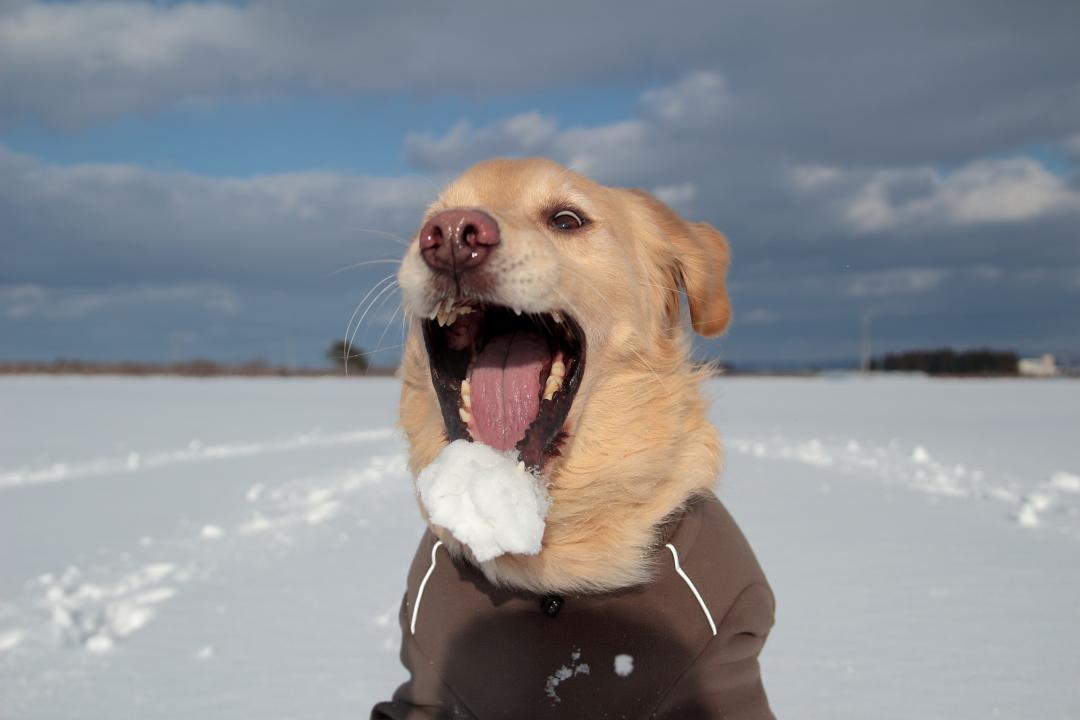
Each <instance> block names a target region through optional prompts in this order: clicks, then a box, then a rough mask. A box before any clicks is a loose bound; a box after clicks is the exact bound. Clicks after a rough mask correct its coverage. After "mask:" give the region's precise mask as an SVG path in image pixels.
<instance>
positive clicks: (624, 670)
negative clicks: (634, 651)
mask: <svg viewBox="0 0 1080 720" xmlns="http://www.w3.org/2000/svg"><path fill="white" fill-rule="evenodd" d="M632 672H634V656H633V655H625V654H620V655H616V656H615V674H616V675H618V676H619V677H626V676H628V675H629V674H630V673H632Z"/></svg>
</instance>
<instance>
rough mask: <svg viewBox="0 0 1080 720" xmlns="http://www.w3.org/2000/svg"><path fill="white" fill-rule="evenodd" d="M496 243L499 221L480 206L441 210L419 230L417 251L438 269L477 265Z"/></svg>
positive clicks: (451, 270)
mask: <svg viewBox="0 0 1080 720" xmlns="http://www.w3.org/2000/svg"><path fill="white" fill-rule="evenodd" d="M498 244H499V224H498V223H497V222H495V219H494V218H492V217H491V216H490V215H488V214H487V213H484V212H481V211H480V210H464V209H455V210H444V211H443V212H441V213H439V214H437V215H435V216H434V217H432V218H431V219H430V220H428V221H427V222H426V223H425V224H424V227H423V228H421V230H420V254H421V255H423V257H424V262H426V263H427V264H428V266H429V267H430V268H431V269H432V270H434V271H436V272H440V273H453V274H455V275H456V274H458V273H460V272H462V271H463V270H468V269H471V268H476V267H479V266H480V265H482V264H483V263H484V261H485V260H487V258H488V255H490V254H491V251H492V250H493V249H494V247H495V246H496V245H498Z"/></svg>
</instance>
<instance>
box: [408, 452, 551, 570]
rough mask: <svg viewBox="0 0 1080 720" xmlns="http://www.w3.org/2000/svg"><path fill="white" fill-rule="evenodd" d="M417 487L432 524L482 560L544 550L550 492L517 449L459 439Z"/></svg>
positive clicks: (432, 466) (421, 475) (427, 469)
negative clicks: (541, 542)
mask: <svg viewBox="0 0 1080 720" xmlns="http://www.w3.org/2000/svg"><path fill="white" fill-rule="evenodd" d="M416 485H417V489H418V491H419V493H420V500H421V502H422V503H423V504H424V508H425V509H426V510H427V512H428V517H429V518H431V522H433V523H434V524H436V525H439V526H441V527H444V528H446V529H447V530H449V531H450V533H451V534H452V535H453V536H454V537H455V538H457V539H458V540H459V541H460V542H462V543H463V544H465V545H467V546H468V547H469V549H471V550H472V552H473V555H475V556H476V559H477V560H478V561H479V562H485V561H487V560H491V559H492V558H495V557H498V556H499V555H503V554H505V553H517V554H520V555H535V554H536V553H538V552H540V541H541V540H542V539H543V537H544V517H545V516H546V515H547V511H548V504H549V500H548V496H547V490H546V489H545V488H544V485H543V483H542V482H541V481H540V480H539V479H538V478H537V477H536V476H535V475H533V474H532V473H529V472H528V471H526V470H525V466H524V465H523V464H521V463H519V462H518V460H517V457H516V452H515V451H513V450H511V451H507V452H500V451H498V450H496V449H494V448H492V447H490V446H488V445H485V444H483V443H478V442H477V443H473V442H468V441H467V440H455V441H454V442H452V443H450V444H449V445H447V446H446V447H445V448H444V449H443V451H442V452H441V453H439V456H438V457H436V458H435V460H434V461H433V462H432V463H431V464H430V465H428V466H427V467H426V468H424V469H423V470H422V471H421V472H420V475H419V477H418V478H417V481H416Z"/></svg>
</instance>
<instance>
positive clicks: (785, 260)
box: [0, 0, 1080, 367]
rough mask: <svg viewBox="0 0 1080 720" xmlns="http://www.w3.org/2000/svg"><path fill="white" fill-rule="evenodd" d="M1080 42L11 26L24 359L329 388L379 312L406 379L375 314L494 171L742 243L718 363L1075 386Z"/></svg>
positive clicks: (13, 300)
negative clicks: (347, 337) (334, 367)
mask: <svg viewBox="0 0 1080 720" xmlns="http://www.w3.org/2000/svg"><path fill="white" fill-rule="evenodd" d="M1078 27H1080V3H1076V2H1075V1H1074V0H1065V1H1063V2H1056V1H1054V0H1042V1H1040V2H1033V3H1017V2H997V1H995V0H975V1H967V0H956V1H954V2H949V3H941V2H920V1H917V0H913V1H910V2H903V3H897V2H865V1H863V0H850V1H847V0H835V1H828V0H827V1H824V2H816V3H805V2H798V1H796V0H790V1H787V2H781V1H776V0H760V1H757V2H729V3H725V2H671V3H665V4H664V5H663V7H662V8H661V7H660V6H659V5H645V4H640V5H637V4H628V3H624V2H606V1H600V2H561V1H559V0H554V1H552V2H545V3H505V2H479V3H466V4H455V5H454V6H453V7H450V6H447V7H443V8H434V7H431V5H430V4H421V3H412V2H392V3H374V2H364V3H357V2H353V1H352V0H308V1H307V2H304V3H297V2H287V1H286V0H252V1H250V2H236V3H225V2H202V1H200V2H143V1H130V2H129V1H122V2H116V1H104V2H29V1H27V0H0V338H2V339H0V361H2V360H49V359H53V358H56V357H67V358H81V359H89V360H144V361H175V360H183V359H188V358H193V357H203V358H211V359H216V360H222V361H243V360H248V359H253V358H262V359H265V360H267V361H269V362H271V363H275V364H277V363H288V364H299V365H310V366H314V365H318V364H320V363H324V362H325V360H324V358H323V355H324V353H325V350H326V348H327V347H328V346H329V345H330V343H331V342H332V341H333V340H334V339H336V338H340V337H342V336H343V335H344V334H345V332H346V329H347V328H348V327H349V326H350V318H353V317H354V310H356V309H357V308H359V310H360V312H359V313H357V314H356V316H355V318H359V317H360V316H361V315H363V318H364V321H363V323H362V324H360V327H359V329H358V330H357V334H356V342H357V344H359V345H360V346H361V347H363V348H365V349H366V350H368V351H370V352H372V353H374V357H375V360H376V362H377V363H380V364H386V365H390V364H394V363H396V361H397V357H398V354H399V352H400V343H401V337H402V336H401V332H402V323H401V312H400V309H399V306H398V300H399V295H398V294H397V292H396V290H395V289H393V288H392V287H391V288H390V289H389V290H388V291H387V292H385V293H382V294H380V291H381V290H382V289H383V288H384V287H387V286H389V282H384V283H383V284H382V285H379V283H380V281H383V279H384V278H386V277H388V276H390V275H392V273H393V272H394V270H395V269H396V265H395V264H394V263H395V260H396V259H398V258H400V257H401V254H402V252H403V249H404V248H403V243H404V242H406V241H407V240H408V239H409V238H410V237H411V236H412V235H413V234H414V233H415V232H416V229H417V225H418V224H419V219H420V216H421V214H422V213H423V211H424V208H425V207H426V205H427V204H428V203H430V202H431V201H432V200H433V199H434V198H435V196H436V195H437V193H438V191H439V189H440V188H441V187H442V186H444V185H445V184H446V183H447V182H448V181H449V180H450V179H452V178H453V177H454V176H455V175H456V174H457V173H458V172H460V171H461V170H463V169H464V168H466V167H468V166H469V165H470V164H472V163H474V162H476V161H479V160H482V159H484V158H487V157H491V156H494V155H512V156H524V155H544V156H547V157H551V158H553V159H555V160H558V161H559V162H562V163H564V164H567V165H569V166H571V167H573V168H574V169H575V170H578V171H579V172H582V173H584V174H586V175H589V176H590V177H593V178H594V179H596V180H599V181H600V182H603V183H606V184H612V185H620V186H630V187H640V188H644V189H647V190H649V191H651V192H653V193H654V194H656V195H657V196H658V197H659V198H661V199H662V200H664V201H665V202H667V203H669V204H670V205H672V207H674V208H675V209H676V210H678V211H679V212H680V213H681V214H683V215H684V216H685V217H687V218H690V219H693V220H704V221H708V222H710V223H712V224H714V225H715V226H716V227H717V228H719V229H721V230H722V231H723V232H724V233H725V234H726V235H727V236H728V239H729V241H730V243H731V246H732V249H733V256H734V257H733V264H732V268H731V274H730V277H729V280H730V289H731V294H732V301H733V304H734V310H735V319H734V322H733V325H732V327H731V329H730V331H729V332H728V333H727V335H725V336H724V337H723V338H721V339H719V340H715V341H708V342H699V343H698V345H697V347H696V349H695V353H696V354H697V355H698V356H699V357H701V358H719V359H722V360H725V361H727V362H729V363H732V364H734V365H736V366H738V365H744V366H749V365H759V366H775V367H785V366H801V365H815V364H817V365H830V364H836V363H844V362H853V361H855V359H856V358H857V357H858V354H859V351H860V331H861V328H862V327H864V326H866V327H868V328H869V337H870V347H871V349H872V351H873V352H875V353H881V352H886V351H893V350H901V349H907V348H916V347H939V346H946V345H948V346H953V347H958V348H966V347H984V346H989V347H995V348H1002V349H1011V350H1016V351H1018V352H1020V353H1021V354H1024V355H1030V354H1039V353H1042V352H1054V353H1057V354H1059V355H1065V356H1073V357H1078V358H1080V43H1077V42H1076V28H1078ZM372 300H374V302H371V301H372ZM368 305H370V308H369V307H368ZM365 311H366V312H365ZM352 325H353V326H355V325H356V323H355V322H353V323H352Z"/></svg>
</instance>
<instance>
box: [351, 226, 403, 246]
mask: <svg viewBox="0 0 1080 720" xmlns="http://www.w3.org/2000/svg"><path fill="white" fill-rule="evenodd" d="M352 229H353V230H355V231H357V232H366V233H371V234H373V235H381V236H383V237H385V238H387V239H389V240H393V241H394V242H396V243H397V244H398V245H401V246H402V247H409V239H408V238H403V237H402V236H400V235H397V234H395V233H392V232H387V231H386V230H379V229H378V228H352Z"/></svg>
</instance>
